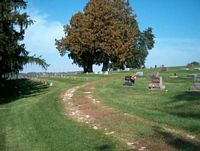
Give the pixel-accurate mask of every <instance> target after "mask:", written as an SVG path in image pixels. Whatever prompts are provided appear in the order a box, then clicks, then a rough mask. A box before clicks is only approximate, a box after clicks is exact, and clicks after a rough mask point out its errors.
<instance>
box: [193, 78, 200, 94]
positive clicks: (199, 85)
mask: <svg viewBox="0 0 200 151" xmlns="http://www.w3.org/2000/svg"><path fill="white" fill-rule="evenodd" d="M191 90H192V91H200V75H196V76H195V77H194V83H193V86H192V88H191Z"/></svg>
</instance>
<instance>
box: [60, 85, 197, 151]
mask: <svg viewBox="0 0 200 151" xmlns="http://www.w3.org/2000/svg"><path fill="white" fill-rule="evenodd" d="M97 82H102V81H96V82H90V83H87V84H84V85H82V86H77V87H73V88H71V89H68V90H66V91H65V92H64V93H62V94H61V97H62V100H63V102H64V104H65V107H66V113H65V114H66V115H67V116H69V117H71V118H73V119H74V120H76V121H78V122H81V123H84V124H87V125H88V126H90V127H91V128H93V129H95V130H101V131H103V132H104V133H105V135H109V136H112V137H115V138H117V139H118V140H120V141H122V142H124V143H126V144H127V146H128V147H129V148H130V149H133V150H138V151H146V150H150V151H151V150H152V151H161V150H162V151H171V150H175V148H174V147H173V146H172V145H170V144H169V143H168V142H166V141H165V140H164V138H162V137H160V138H158V136H152V137H139V136H138V134H135V133H136V131H138V129H137V130H135V129H133V127H132V126H130V125H131V124H132V125H133V124H134V123H135V124H136V125H137V122H138V121H139V122H140V123H143V124H144V125H145V127H148V126H149V127H151V128H152V127H154V126H155V125H157V124H155V123H153V122H152V121H148V120H146V119H142V118H140V117H137V116H133V115H130V114H128V113H121V112H119V111H117V110H115V109H113V108H110V107H107V106H105V105H103V104H102V103H101V102H100V101H98V100H97V99H95V98H94V96H93V90H94V89H95V84H96V83H97ZM162 130H163V131H166V132H168V133H173V134H176V133H177V134H179V135H181V137H182V138H183V139H186V140H188V139H189V141H192V140H193V139H194V137H195V136H192V135H188V134H184V133H181V132H179V131H177V130H175V129H171V128H168V127H166V126H165V127H163V128H162ZM195 143H197V142H195ZM198 143H199V142H198ZM198 143H197V144H198Z"/></svg>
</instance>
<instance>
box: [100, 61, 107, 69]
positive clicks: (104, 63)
mask: <svg viewBox="0 0 200 151" xmlns="http://www.w3.org/2000/svg"><path fill="white" fill-rule="evenodd" d="M108 64H109V62H108V61H105V62H103V67H102V70H101V71H103V72H104V71H108Z"/></svg>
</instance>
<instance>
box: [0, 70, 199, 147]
mask: <svg viewBox="0 0 200 151" xmlns="http://www.w3.org/2000/svg"><path fill="white" fill-rule="evenodd" d="M179 69H180V67H176V68H171V69H170V70H169V71H166V72H161V73H160V74H161V76H163V80H164V83H165V85H166V90H167V91H166V90H163V91H160V90H152V91H151V90H148V89H147V85H148V82H149V80H150V79H149V76H150V74H151V73H152V72H157V71H158V69H148V70H147V69H145V70H141V71H144V74H145V76H144V77H138V79H137V81H136V85H135V86H134V87H124V86H123V82H124V76H125V75H130V74H131V73H132V72H133V71H131V72H113V73H112V74H110V75H94V74H88V75H84V74H81V75H77V76H66V77H65V78H61V77H54V78H45V77H44V78H40V79H34V80H27V79H21V80H13V81H7V83H6V84H1V88H0V94H1V95H0V150H2V151H13V150H14V151H27V150H31V151H57V150H58V151H60V150H62V151H64V150H67V151H68V150H69V151H78V150H80V151H82V150H87V151H89V150H91V151H93V150H127V148H126V147H125V146H124V145H125V144H122V142H119V141H120V139H118V138H116V137H108V136H106V135H104V134H103V133H102V131H101V130H97V131H96V130H93V129H91V128H89V127H88V126H86V125H84V124H80V123H77V122H75V121H73V120H72V119H70V118H68V117H67V116H65V115H64V105H63V104H62V102H61V101H60V98H59V97H58V96H59V94H60V93H61V92H62V91H63V90H64V89H65V88H70V87H73V86H76V85H80V84H83V83H85V82H90V81H93V80H97V79H101V78H105V77H109V80H107V81H106V83H102V82H101V83H99V84H97V85H96V89H95V90H94V91H95V95H96V97H97V98H98V99H99V100H100V101H102V102H103V103H104V104H106V105H107V106H111V107H113V108H115V109H117V110H118V111H120V112H124V113H129V114H131V115H133V116H134V117H136V118H134V119H133V121H132V122H129V123H127V122H126V121H125V120H123V119H121V120H117V121H115V122H113V123H112V124H111V125H109V126H110V127H109V128H110V129H114V130H115V131H116V133H117V130H118V131H119V133H118V134H119V137H125V138H132V137H133V138H136V139H139V140H140V139H146V138H150V139H151V138H152V139H155V143H158V144H160V143H163V141H164V142H166V143H167V144H168V145H170V146H171V147H173V148H174V149H175V150H184V151H186V150H188V151H190V150H198V148H199V144H196V143H195V142H191V141H188V140H187V139H183V138H181V136H180V135H178V134H173V133H170V132H167V131H165V130H164V129H163V128H162V126H163V125H164V126H167V127H170V128H174V129H176V130H180V131H181V132H186V133H187V132H189V133H191V134H194V135H195V136H196V138H195V139H196V140H197V139H200V93H199V92H188V91H187V90H188V88H190V86H191V85H192V82H193V79H192V78H188V77H186V75H187V74H193V73H198V74H200V73H199V71H196V70H190V71H182V70H179ZM173 73H177V75H178V76H179V77H178V78H170V77H169V76H170V75H171V74H173ZM44 81H48V82H53V87H48V86H47V85H46V84H45V82H44ZM2 86H3V87H2ZM110 118H112V116H110V117H109V116H108V117H106V118H105V119H103V120H102V121H100V122H102V123H103V122H104V123H108V122H107V121H111V120H112V119H110ZM152 123H153V124H152ZM126 130H127V133H120V131H122V132H124V131H126ZM116 135H117V134H116ZM121 135H124V136H121ZM147 140H148V139H147Z"/></svg>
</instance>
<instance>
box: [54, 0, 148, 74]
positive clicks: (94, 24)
mask: <svg viewBox="0 0 200 151" xmlns="http://www.w3.org/2000/svg"><path fill="white" fill-rule="evenodd" d="M150 30H151V29H150ZM64 32H65V36H64V37H63V38H62V39H60V40H56V46H57V49H58V51H59V52H60V54H61V55H65V54H66V53H67V54H68V56H69V58H71V59H73V61H74V63H75V64H77V65H79V66H80V67H83V69H84V72H92V65H93V64H97V65H99V64H103V68H102V71H106V70H107V69H108V65H109V63H110V62H112V63H113V64H115V65H117V66H118V67H120V68H122V67H123V66H124V65H125V64H127V61H128V60H130V59H133V58H134V59H135V57H136V56H135V53H140V54H141V53H146V51H145V50H142V51H137V52H136V48H137V49H139V47H143V46H142V44H139V43H141V42H139V41H138V40H137V39H144V40H147V39H150V38H149V37H148V36H149V35H150V34H148V32H149V31H148V30H147V31H144V32H140V30H139V27H138V23H137V21H136V15H135V14H134V12H133V10H132V8H131V7H130V5H129V2H128V1H125V0H101V1H100V0H90V1H89V2H88V3H87V4H86V6H85V8H84V11H83V12H78V13H76V14H75V15H74V16H72V18H71V20H70V24H68V25H66V26H65V27H64ZM146 33H147V34H146ZM143 37H145V38H143ZM141 41H142V40H141ZM149 42H150V41H148V42H147V41H145V46H144V47H146V46H147V45H148V46H149V45H150V44H149ZM136 45H141V46H136ZM146 50H147V49H146ZM147 54H148V53H147ZM147 54H145V55H147ZM144 58H145V57H144ZM142 59H143V58H142ZM142 59H140V60H142ZM134 61H137V60H136V59H135V60H134ZM143 62H144V61H143Z"/></svg>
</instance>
